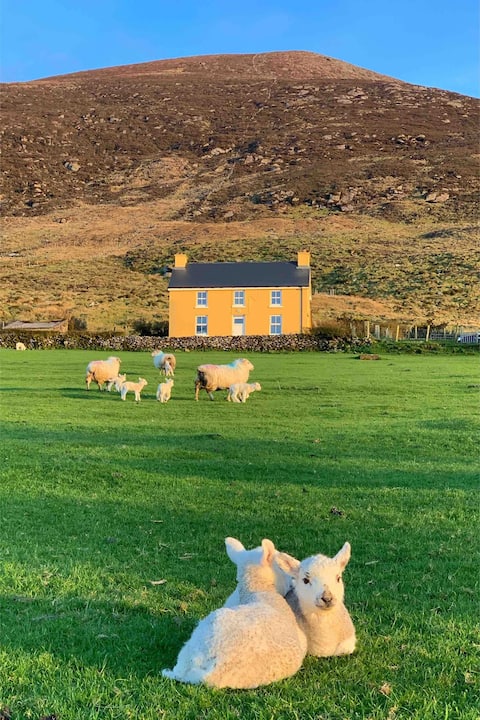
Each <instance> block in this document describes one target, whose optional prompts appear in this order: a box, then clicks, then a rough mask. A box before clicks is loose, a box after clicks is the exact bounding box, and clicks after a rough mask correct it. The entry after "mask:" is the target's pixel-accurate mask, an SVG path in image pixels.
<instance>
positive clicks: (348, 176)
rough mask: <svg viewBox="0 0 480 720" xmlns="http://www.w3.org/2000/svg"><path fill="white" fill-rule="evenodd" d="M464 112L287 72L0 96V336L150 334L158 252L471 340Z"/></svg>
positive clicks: (204, 62)
mask: <svg viewBox="0 0 480 720" xmlns="http://www.w3.org/2000/svg"><path fill="white" fill-rule="evenodd" d="M478 108H479V102H478V101H477V100H475V99H473V98H469V97H465V96H461V95H458V94H455V93H451V92H447V91H444V90H437V89H434V88H425V87H420V86H415V85H410V84H407V83H404V82H400V81H398V80H396V79H394V78H388V77H386V76H383V75H378V74H376V73H374V72H371V71H368V70H364V69H362V68H357V67H355V66H352V65H349V64H347V63H343V62H341V61H339V60H333V59H332V58H327V57H324V56H321V55H316V54H314V53H306V52H290V53H288V52H287V53H266V54H262V55H232V56H228V55H226V56H204V57H198V58H186V59H179V60H162V61H158V62H153V63H144V64H141V65H133V66H123V67H117V68H108V69H104V70H98V71H89V72H84V73H76V74H73V75H66V76H59V77H54V78H47V79H45V80H40V81H35V82H29V83H22V84H19V83H16V84H15V83H13V84H7V85H4V86H3V119H4V127H3V131H2V146H3V171H4V173H3V175H4V177H3V190H2V206H3V213H4V217H5V223H4V235H5V243H4V248H5V250H4V251H3V254H4V257H2V260H3V261H4V267H3V270H2V275H1V279H2V282H3V290H2V291H1V298H2V301H3V303H2V304H3V308H4V309H3V311H2V312H3V317H2V319H3V320H7V319H11V318H12V317H18V316H19V315H22V316H23V317H24V318H26V316H27V315H32V314H34V315H36V316H37V317H45V316H46V315H49V314H50V315H51V314H52V313H53V314H54V315H55V316H58V315H62V314H63V315H64V314H74V315H77V316H81V317H84V318H86V320H87V321H88V322H89V324H90V325H91V326H92V325H93V326H96V327H105V326H109V327H111V326H112V325H119V324H122V323H123V324H125V325H128V324H131V322H132V320H134V319H135V318H136V317H139V316H142V315H143V316H147V317H156V318H158V317H161V318H162V317H163V318H164V317H165V314H166V282H165V280H164V279H163V277H162V276H161V275H160V274H158V270H159V269H161V268H162V267H164V266H166V265H168V264H169V263H171V262H172V259H173V252H175V251H178V250H179V249H182V250H186V251H187V252H189V254H190V255H191V256H192V259H197V260H208V259H212V260H221V259H261V258H265V259H277V258H279V259H290V258H291V256H292V254H294V253H295V252H296V250H297V249H298V248H299V247H302V246H303V247H309V248H310V249H311V251H312V257H313V259H314V268H313V270H314V279H315V283H316V285H315V289H316V290H318V291H326V292H328V291H330V290H331V289H334V290H335V291H336V292H337V293H339V294H345V295H355V296H361V297H367V298H371V299H375V300H380V301H382V302H386V305H387V306H388V308H389V311H391V312H397V313H398V314H399V316H402V317H411V318H412V319H414V318H427V317H431V318H432V317H433V319H434V320H436V321H438V322H472V323H473V322H475V318H476V317H478V315H479V304H480V301H479V298H478V293H477V292H476V290H475V287H476V277H477V273H478V267H479V264H478V260H479V256H478V255H479V254H478V245H477V243H476V235H475V231H476V219H477V218H478V210H479V207H478V197H479V189H480V177H479V173H478V142H477V127H478ZM19 275H20V276H21V279H22V282H21V287H20V284H19V283H18V282H17V281H16V278H18V277H19Z"/></svg>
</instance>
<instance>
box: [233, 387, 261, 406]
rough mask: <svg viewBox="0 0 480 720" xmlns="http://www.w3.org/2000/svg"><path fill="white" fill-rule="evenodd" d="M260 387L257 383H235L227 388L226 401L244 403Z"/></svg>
mask: <svg viewBox="0 0 480 720" xmlns="http://www.w3.org/2000/svg"><path fill="white" fill-rule="evenodd" d="M261 389H262V386H261V385H260V383H258V382H254V383H235V384H234V385H230V387H229V388H228V395H227V400H228V401H229V402H235V403H240V402H241V403H245V402H247V398H248V396H249V395H251V394H252V393H253V392H255V390H261Z"/></svg>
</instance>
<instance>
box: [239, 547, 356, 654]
mask: <svg viewBox="0 0 480 720" xmlns="http://www.w3.org/2000/svg"><path fill="white" fill-rule="evenodd" d="M236 542H239V541H238V540H237V541H236ZM240 544H241V543H240ZM257 551H258V549H255V550H250V551H249V552H250V553H255V552H257ZM350 552H351V548H350V544H349V543H348V542H347V543H345V545H344V546H343V547H342V549H341V550H340V551H339V552H338V553H337V554H336V555H335V557H333V558H329V557H327V556H326V555H321V554H319V555H313V556H312V557H309V558H306V559H305V560H303V561H302V562H299V560H296V559H295V558H292V557H291V556H290V555H287V554H286V553H281V552H277V553H276V555H275V558H274V563H273V565H274V570H275V572H276V576H277V588H278V589H279V592H280V593H281V594H282V595H285V600H286V601H287V602H288V604H289V605H290V607H291V608H292V610H293V611H294V613H295V617H296V618H297V622H298V625H299V627H300V628H301V629H302V630H303V632H304V633H305V635H306V637H307V641H308V649H307V652H308V654H309V655H316V656H317V657H331V656H333V655H350V654H351V653H353V652H354V650H355V644H356V637H355V627H354V625H353V622H352V619H351V617H350V615H349V613H348V610H347V608H346V607H345V605H344V602H343V599H344V586H343V580H342V573H343V570H344V569H345V567H346V565H347V563H348V561H349V559H350ZM292 567H293V568H294V571H293V572H292ZM282 573H283V574H284V577H283V580H282ZM282 582H283V589H284V590H285V592H283V591H282ZM240 601H241V596H240V592H239V588H237V589H236V590H235V591H234V592H233V593H232V594H231V595H230V596H229V597H228V598H227V600H226V602H225V606H227V607H232V606H234V605H235V604H237V603H238V602H240Z"/></svg>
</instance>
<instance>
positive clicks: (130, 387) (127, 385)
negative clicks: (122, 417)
mask: <svg viewBox="0 0 480 720" xmlns="http://www.w3.org/2000/svg"><path fill="white" fill-rule="evenodd" d="M145 385H148V382H147V381H146V380H145V378H141V377H139V378H138V382H136V383H134V382H128V381H127V382H124V383H122V385H121V386H120V397H121V399H122V400H125V398H126V397H127V393H128V392H130V391H131V392H134V393H135V402H140V393H141V392H142V390H143V388H144V387H145Z"/></svg>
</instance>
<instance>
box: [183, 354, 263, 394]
mask: <svg viewBox="0 0 480 720" xmlns="http://www.w3.org/2000/svg"><path fill="white" fill-rule="evenodd" d="M251 370H253V365H252V363H251V362H250V360H247V359H246V358H240V359H238V360H234V361H233V362H231V363H229V364H228V365H210V364H207V365H199V366H198V368H197V377H196V379H195V400H198V393H199V392H200V390H201V389H202V388H203V389H204V390H205V392H206V393H207V394H208V396H209V398H210V400H213V397H214V396H213V393H214V392H215V391H216V390H227V389H228V388H229V387H230V385H233V384H235V383H246V382H247V381H248V376H249V374H250V371H251Z"/></svg>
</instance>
